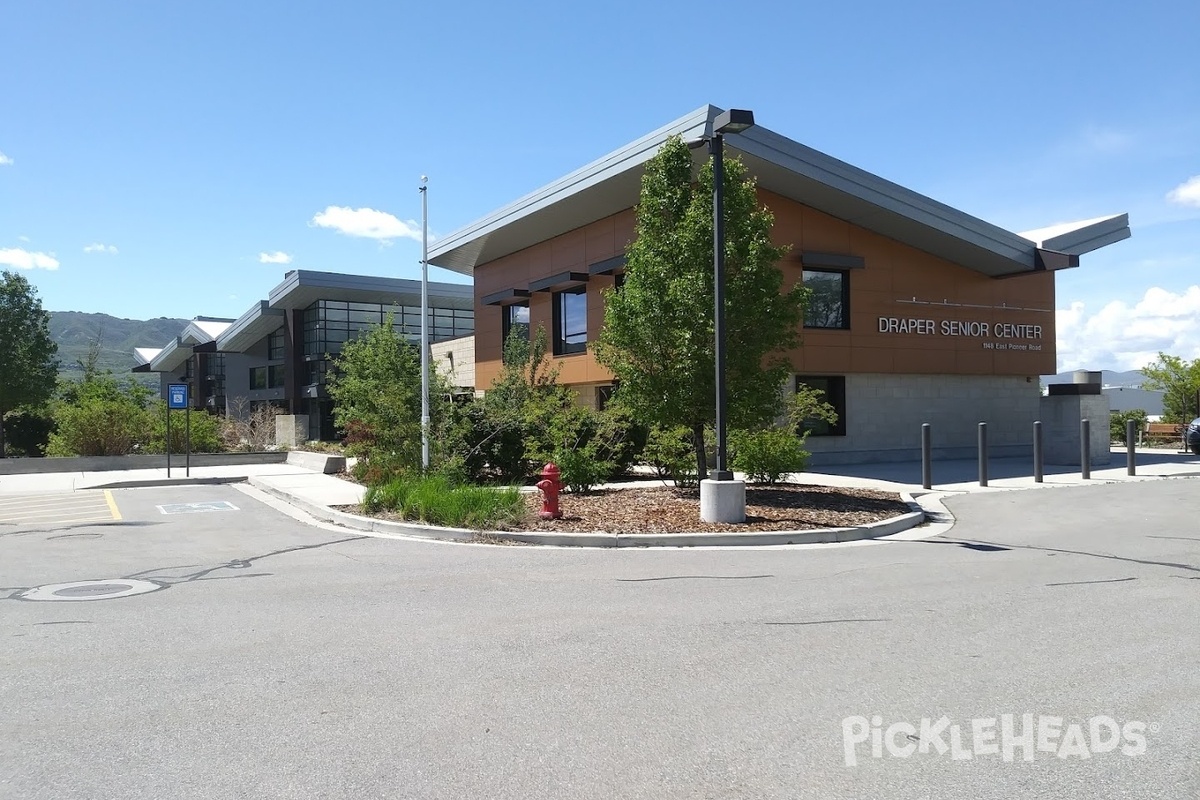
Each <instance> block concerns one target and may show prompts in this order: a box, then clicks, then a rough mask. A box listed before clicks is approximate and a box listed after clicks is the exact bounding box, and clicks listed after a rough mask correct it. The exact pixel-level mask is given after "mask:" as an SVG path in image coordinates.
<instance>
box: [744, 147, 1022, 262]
mask: <svg viewBox="0 0 1200 800" xmlns="http://www.w3.org/2000/svg"><path fill="white" fill-rule="evenodd" d="M725 144H726V147H728V148H731V149H733V150H738V151H741V152H743V153H745V154H746V155H749V156H754V157H756V158H761V159H763V160H764V161H768V162H770V163H772V164H775V165H776V166H779V167H782V168H784V169H787V170H790V171H792V172H795V173H797V174H798V175H803V176H805V177H807V178H810V179H812V180H815V181H818V182H820V183H822V184H824V185H826V186H829V187H830V188H832V189H835V190H837V191H840V192H843V193H845V194H847V195H850V196H851V197H854V198H857V199H860V200H862V201H864V202H866V203H869V204H871V205H874V206H876V207H878V208H881V209H884V210H887V211H891V212H893V213H895V214H899V215H901V216H903V217H906V218H908V219H911V220H913V221H914V222H916V223H919V224H922V225H925V226H927V227H930V228H933V229H935V230H938V231H940V232H942V233H945V234H947V235H949V236H953V237H955V238H957V239H961V240H963V241H966V242H969V243H971V244H974V245H975V246H977V247H982V248H984V249H987V250H991V251H992V252H993V253H995V254H997V255H999V256H1002V257H1004V258H1007V259H1009V260H1011V261H1014V262H1016V263H1017V264H1019V265H1021V266H1024V267H1026V268H1028V269H1033V268H1034V251H1035V249H1036V248H1035V247H1034V246H1033V243H1032V242H1030V241H1029V240H1028V239H1025V238H1023V237H1021V236H1018V235H1017V234H1015V233H1013V232H1012V231H1008V230H1005V229H1004V228H1001V227H1000V226H998V225H993V224H992V223H990V222H986V221H984V220H982V219H979V218H978V217H973V216H971V215H970V214H966V213H964V212H962V211H959V210H958V209H955V208H952V207H951V206H948V205H946V204H945V203H939V202H938V201H936V200H934V199H932V198H930V197H926V196H925V195H922V194H919V193H917V192H914V191H912V190H911V189H906V188H904V187H903V186H900V185H899V184H897V183H893V182H891V181H889V180H886V179H884V178H881V177H879V176H878V175H873V174H871V173H869V172H867V171H866V170H863V169H860V168H858V167H855V166H853V165H851V164H848V163H846V162H845V161H841V160H839V159H836V158H834V157H832V156H829V155H826V154H825V153H822V152H820V151H819V150H814V149H813V148H811V147H806V146H805V145H802V144H800V143H799V142H796V141H794V140H792V139H789V138H787V137H786V136H782V135H780V134H778V133H775V132H774V131H771V130H768V129H766V128H761V127H758V126H755V127H753V128H750V129H749V130H746V131H744V132H742V133H740V134H733V135H730V136H727V137H726V138H725ZM848 221H850V222H853V221H854V220H848Z"/></svg>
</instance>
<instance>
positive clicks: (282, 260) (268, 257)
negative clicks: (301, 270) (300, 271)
mask: <svg viewBox="0 0 1200 800" xmlns="http://www.w3.org/2000/svg"><path fill="white" fill-rule="evenodd" d="M258 263H260V264H290V263H292V257H291V256H289V255H288V254H287V253H285V252H283V251H282V250H276V251H275V252H274V253H259V254H258Z"/></svg>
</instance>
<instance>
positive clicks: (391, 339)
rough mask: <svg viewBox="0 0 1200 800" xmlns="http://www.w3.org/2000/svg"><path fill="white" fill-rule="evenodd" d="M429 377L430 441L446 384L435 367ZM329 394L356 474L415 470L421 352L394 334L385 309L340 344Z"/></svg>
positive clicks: (376, 478)
mask: <svg viewBox="0 0 1200 800" xmlns="http://www.w3.org/2000/svg"><path fill="white" fill-rule="evenodd" d="M429 378H430V387H429V389H430V405H429V410H430V441H431V442H433V441H434V440H435V439H438V438H441V437H440V435H439V431H440V428H441V427H442V426H443V425H444V423H445V420H446V406H447V401H446V400H445V399H444V398H447V397H448V396H449V389H448V387H447V386H446V385H445V380H444V379H443V378H442V377H441V376H440V375H438V374H437V373H436V371H434V370H432V369H431V370H430V376H429ZM329 396H330V397H331V398H333V418H334V422H336V423H337V425H338V427H340V428H342V429H343V430H344V431H345V432H346V452H347V453H348V454H349V455H353V456H357V457H358V458H359V463H360V472H359V475H360V477H362V478H363V479H364V480H366V481H367V482H368V483H379V482H386V481H387V480H388V479H389V478H390V477H391V476H392V475H394V474H396V473H400V472H405V471H420V470H421V354H420V350H419V349H418V348H416V347H414V346H413V345H411V344H409V343H408V342H407V341H405V340H404V339H403V338H402V337H401V336H400V335H399V334H398V333H396V330H395V328H394V327H393V316H392V314H391V313H389V314H388V315H387V318H386V319H384V321H383V324H382V325H373V326H371V327H370V329H368V330H367V332H366V333H364V334H362V335H361V336H359V337H358V338H357V339H355V340H354V341H351V342H347V343H346V344H345V346H344V347H343V348H342V353H341V355H340V356H338V358H337V361H336V369H335V370H334V373H333V375H332V377H331V378H330V380H329ZM433 455H434V454H433V453H431V459H432V457H433ZM431 466H435V465H433V464H431Z"/></svg>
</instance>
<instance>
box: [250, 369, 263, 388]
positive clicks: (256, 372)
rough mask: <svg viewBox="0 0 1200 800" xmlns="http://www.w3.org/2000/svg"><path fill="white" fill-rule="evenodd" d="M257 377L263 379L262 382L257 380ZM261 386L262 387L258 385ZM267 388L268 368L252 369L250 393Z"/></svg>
mask: <svg viewBox="0 0 1200 800" xmlns="http://www.w3.org/2000/svg"><path fill="white" fill-rule="evenodd" d="M256 376H259V377H261V380H256ZM256 384H261V385H256ZM266 388H267V368H266V367H251V368H250V391H252V392H258V391H262V390H263V389H266Z"/></svg>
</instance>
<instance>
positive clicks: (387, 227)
mask: <svg viewBox="0 0 1200 800" xmlns="http://www.w3.org/2000/svg"><path fill="white" fill-rule="evenodd" d="M309 224H310V225H315V226H317V227H318V228H332V229H333V230H335V231H338V232H339V233H344V234H346V235H347V236H361V237H363V238H366V239H379V240H381V241H385V242H386V241H389V240H391V239H414V240H416V241H420V240H421V226H420V223H418V222H416V221H414V220H411V219H410V220H409V221H407V222H405V221H404V220H401V219H398V218H396V217H394V216H392V215H391V214H389V213H387V212H386V211H376V210H375V209H373V208H346V207H343V206H329V207H328V208H326V209H325V210H324V211H321V212H319V213H318V214H317V215H316V216H314V217H313V218H312V222H310V223H309Z"/></svg>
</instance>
